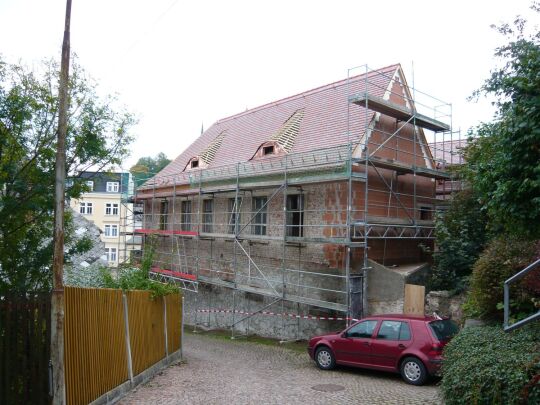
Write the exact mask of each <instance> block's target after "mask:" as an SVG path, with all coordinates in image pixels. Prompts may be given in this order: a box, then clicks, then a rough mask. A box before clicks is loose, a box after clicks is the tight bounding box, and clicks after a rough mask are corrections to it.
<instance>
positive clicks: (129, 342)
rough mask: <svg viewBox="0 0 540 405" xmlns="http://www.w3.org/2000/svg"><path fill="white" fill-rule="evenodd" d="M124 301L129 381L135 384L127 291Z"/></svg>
mask: <svg viewBox="0 0 540 405" xmlns="http://www.w3.org/2000/svg"><path fill="white" fill-rule="evenodd" d="M122 301H123V303H124V327H125V328H124V329H125V334H124V335H125V337H126V350H127V366H128V373H129V381H131V384H133V364H132V362H131V341H130V339H129V318H128V304H127V296H126V294H125V293H122Z"/></svg>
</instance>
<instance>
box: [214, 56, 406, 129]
mask: <svg viewBox="0 0 540 405" xmlns="http://www.w3.org/2000/svg"><path fill="white" fill-rule="evenodd" d="M399 67H401V65H400V64H399V63H395V64H393V65H388V66H385V67H382V68H380V69H376V70H371V71H369V72H367V75H368V77H369V76H370V75H372V74H376V73H380V72H381V71H384V70H389V69H391V68H396V69H397V68H399ZM365 76H366V73H361V74H359V75H356V76H351V77H349V78H345V79H341V80H338V81H335V82H332V83H328V84H324V85H322V86H319V87H315V88H313V89H310V90H305V91H303V92H300V93H297V94H294V95H292V96H288V97H284V98H281V99H278V100H275V101H271V102H269V103H266V104H262V105H260V106H257V107H254V108H251V109H249V110H246V111H242V112H241V113H237V114H234V115H230V116H228V117H224V118H221V119H219V120H217V121H216V122H215V123H214V125H216V124H221V123H223V122H226V121H229V120H231V119H235V118H238V117H242V116H244V115H248V114H251V113H254V112H257V111H260V110H263V109H265V108H268V107H271V106H276V105H279V104H282V103H284V102H286V101H290V100H294V99H298V98H300V97H305V96H307V95H312V94H316V93H319V92H321V91H323V90H327V89H329V88H332V87H336V86H342V85H343V84H346V83H347V80H357V79H359V78H363V77H365Z"/></svg>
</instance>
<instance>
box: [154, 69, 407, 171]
mask: <svg viewBox="0 0 540 405" xmlns="http://www.w3.org/2000/svg"><path fill="white" fill-rule="evenodd" d="M397 69H399V65H392V66H388V67H386V68H382V69H379V70H377V71H372V72H370V73H368V75H369V77H370V78H369V85H368V89H367V91H368V92H369V93H370V94H373V95H375V96H379V97H382V96H383V95H384V93H385V91H386V89H387V87H388V85H389V83H390V80H391V78H392V76H393V74H394V72H395V71H396V70H397ZM365 78H366V75H365V74H363V75H359V76H354V77H352V78H349V79H348V80H347V79H344V80H341V81H338V82H335V83H331V84H327V85H325V86H322V87H318V88H315V89H312V90H308V91H305V92H303V93H300V94H296V95H294V96H291V97H287V98H284V99H282V100H278V101H274V102H272V103H268V104H265V105H262V106H260V107H256V108H253V109H251V110H247V111H244V112H241V113H239V114H236V115H233V116H230V117H227V118H223V119H221V120H219V121H217V122H216V123H215V124H214V125H212V126H211V127H210V128H208V129H207V130H206V131H205V132H204V133H203V134H202V135H201V136H200V137H199V138H198V139H197V140H195V142H193V143H192V144H191V145H190V146H189V147H188V148H187V149H186V150H185V151H184V152H182V153H181V154H180V155H179V156H178V157H177V158H176V159H175V160H174V161H173V162H171V163H170V164H169V165H168V166H167V167H165V168H164V169H163V170H162V171H161V172H160V173H158V175H156V177H157V178H159V177H163V176H170V175H172V174H175V173H180V172H182V171H183V170H184V168H185V167H186V164H187V163H188V161H189V160H190V159H191V158H193V157H195V156H198V155H200V154H201V153H202V152H203V151H204V150H205V149H206V148H207V147H208V146H209V145H210V144H211V143H212V142H213V141H214V139H216V137H217V136H219V134H221V133H223V131H227V136H225V137H224V138H223V141H222V143H221V145H220V147H219V149H218V150H217V151H216V153H215V156H214V158H213V160H212V162H211V163H210V164H209V166H208V167H209V168H211V167H218V166H224V165H229V164H234V163H238V162H247V161H248V160H250V159H251V158H252V157H253V155H254V153H255V152H256V151H257V148H258V147H259V146H260V145H261V144H262V143H264V142H266V141H268V140H270V138H271V137H272V136H273V135H274V134H275V133H276V131H278V130H279V129H280V128H281V126H282V125H283V124H284V123H285V122H286V121H287V119H289V118H290V117H291V115H292V114H294V113H295V112H296V111H298V110H299V109H303V110H304V117H303V119H302V122H301V124H300V129H299V132H298V135H297V136H296V138H295V142H294V145H293V147H292V149H291V153H296V152H309V151H311V150H314V149H320V148H330V147H335V146H339V145H343V144H346V143H347V142H348V138H347V125H348V119H347V111H348V109H350V120H349V128H350V129H349V130H350V133H351V134H352V136H353V138H351V139H350V141H353V142H354V141H359V140H360V138H361V136H362V135H363V133H364V132H365V129H366V125H367V123H369V122H370V121H371V119H372V117H373V115H374V112H373V111H368V113H367V114H366V111H365V109H364V108H363V107H360V106H358V105H355V104H351V103H349V102H348V98H349V96H351V95H353V94H356V93H361V92H365V91H366V88H365V86H366V82H365Z"/></svg>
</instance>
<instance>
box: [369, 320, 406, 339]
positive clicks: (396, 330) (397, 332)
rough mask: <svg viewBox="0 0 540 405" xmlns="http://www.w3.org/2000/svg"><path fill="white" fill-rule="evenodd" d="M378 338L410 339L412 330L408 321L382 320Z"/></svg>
mask: <svg viewBox="0 0 540 405" xmlns="http://www.w3.org/2000/svg"><path fill="white" fill-rule="evenodd" d="M377 339H383V340H410V339H411V330H410V328H409V324H408V323H407V322H400V321H382V323H381V327H380V329H379V333H377Z"/></svg>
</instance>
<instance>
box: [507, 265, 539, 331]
mask: <svg viewBox="0 0 540 405" xmlns="http://www.w3.org/2000/svg"><path fill="white" fill-rule="evenodd" d="M537 267H540V259H538V260H537V261H535V262H534V263H531V264H529V265H528V266H527V267H525V268H524V269H523V270H521V271H520V272H519V273H516V274H514V275H513V276H512V277H510V278H509V279H508V280H506V281H505V282H504V325H503V326H504V331H505V332H510V331H511V330H514V329H517V328H520V327H522V326H523V325H526V324H528V323H529V322H532V321H534V320H536V319H540V310H538V312H536V314H533V315H530V316H528V317H527V318H525V319H522V320H521V321H518V322H515V323H513V324H512V325H508V320H509V318H510V284H512V283H513V282H514V281H517V280H521V279H522V278H523V277H525V276H526V275H527V274H528V273H529V272H531V271H532V270H535V269H536V268H537Z"/></svg>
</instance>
